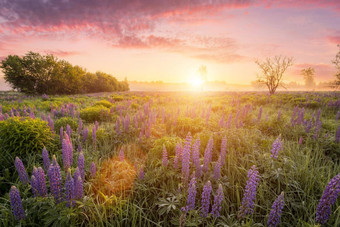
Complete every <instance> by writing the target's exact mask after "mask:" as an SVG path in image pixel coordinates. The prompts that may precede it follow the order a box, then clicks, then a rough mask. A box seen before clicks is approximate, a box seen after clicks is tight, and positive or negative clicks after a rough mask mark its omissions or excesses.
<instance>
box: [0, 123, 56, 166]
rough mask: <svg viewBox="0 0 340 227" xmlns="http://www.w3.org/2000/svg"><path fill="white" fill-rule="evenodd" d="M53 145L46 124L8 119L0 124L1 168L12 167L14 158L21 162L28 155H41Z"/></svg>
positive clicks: (51, 136)
mask: <svg viewBox="0 0 340 227" xmlns="http://www.w3.org/2000/svg"><path fill="white" fill-rule="evenodd" d="M52 143H53V134H52V132H51V130H50V128H49V127H48V125H47V122H45V121H42V120H40V119H31V118H18V117H14V118H9V119H7V120H5V121H1V122H0V162H1V165H2V168H6V167H9V166H11V165H13V163H14V158H15V156H19V157H20V158H21V159H22V160H23V161H24V160H25V159H26V157H28V155H30V154H37V153H39V154H40V153H41V151H42V149H43V147H44V146H45V147H49V146H51V145H52Z"/></svg>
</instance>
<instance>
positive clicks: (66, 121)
mask: <svg viewBox="0 0 340 227" xmlns="http://www.w3.org/2000/svg"><path fill="white" fill-rule="evenodd" d="M67 125H69V126H70V127H71V129H72V130H73V131H77V130H78V125H79V123H78V120H77V119H75V118H72V117H62V118H59V119H57V120H55V121H54V130H55V131H56V132H57V133H59V130H60V127H63V129H64V130H66V126H67Z"/></svg>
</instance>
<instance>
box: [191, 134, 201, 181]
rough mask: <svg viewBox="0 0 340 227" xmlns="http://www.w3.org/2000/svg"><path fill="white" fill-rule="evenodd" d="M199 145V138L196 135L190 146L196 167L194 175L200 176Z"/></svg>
mask: <svg viewBox="0 0 340 227" xmlns="http://www.w3.org/2000/svg"><path fill="white" fill-rule="evenodd" d="M200 145H201V140H200V138H199V137H198V138H197V139H196V140H195V143H194V145H193V147H192V161H193V163H194V165H195V167H196V177H200V176H201V161H200Z"/></svg>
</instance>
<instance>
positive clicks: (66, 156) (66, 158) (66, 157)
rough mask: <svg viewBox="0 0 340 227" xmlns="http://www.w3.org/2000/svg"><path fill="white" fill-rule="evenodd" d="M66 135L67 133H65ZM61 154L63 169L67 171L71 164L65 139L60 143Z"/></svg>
mask: <svg viewBox="0 0 340 227" xmlns="http://www.w3.org/2000/svg"><path fill="white" fill-rule="evenodd" d="M65 135H67V134H65ZM61 151H62V155H63V165H64V170H65V171H67V170H68V169H69V168H70V166H71V164H70V155H69V152H70V151H69V145H68V141H67V140H66V139H63V143H62V150H61Z"/></svg>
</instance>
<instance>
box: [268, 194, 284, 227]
mask: <svg viewBox="0 0 340 227" xmlns="http://www.w3.org/2000/svg"><path fill="white" fill-rule="evenodd" d="M284 204H285V201H284V192H281V194H280V195H279V196H278V197H277V198H276V200H275V201H274V203H273V206H272V209H271V211H270V214H269V218H268V222H267V226H268V227H276V226H277V225H278V224H279V222H280V219H281V213H282V209H283V206H284Z"/></svg>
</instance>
